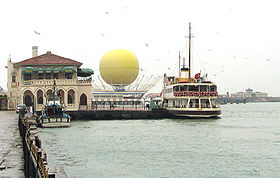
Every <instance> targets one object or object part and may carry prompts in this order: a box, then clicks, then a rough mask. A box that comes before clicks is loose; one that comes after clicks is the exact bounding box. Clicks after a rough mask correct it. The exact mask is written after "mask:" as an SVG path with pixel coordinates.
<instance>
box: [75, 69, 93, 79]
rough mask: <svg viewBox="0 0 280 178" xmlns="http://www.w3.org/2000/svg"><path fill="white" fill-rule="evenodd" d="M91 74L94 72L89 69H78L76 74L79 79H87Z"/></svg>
mask: <svg viewBox="0 0 280 178" xmlns="http://www.w3.org/2000/svg"><path fill="white" fill-rule="evenodd" d="M92 74H94V72H93V70H92V69H89V68H79V69H78V73H77V75H78V76H79V77H89V76H91V75H92Z"/></svg>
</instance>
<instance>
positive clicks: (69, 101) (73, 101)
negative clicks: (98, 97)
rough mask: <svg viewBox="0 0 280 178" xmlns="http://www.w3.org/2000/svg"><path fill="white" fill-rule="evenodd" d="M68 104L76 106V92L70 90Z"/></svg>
mask: <svg viewBox="0 0 280 178" xmlns="http://www.w3.org/2000/svg"><path fill="white" fill-rule="evenodd" d="M67 100H68V101H67V103H68V104H74V103H75V91H74V90H72V89H71V90H69V91H68V95H67Z"/></svg>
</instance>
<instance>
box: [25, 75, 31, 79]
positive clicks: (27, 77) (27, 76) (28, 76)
mask: <svg viewBox="0 0 280 178" xmlns="http://www.w3.org/2000/svg"><path fill="white" fill-rule="evenodd" d="M23 78H24V80H31V74H24V77H23Z"/></svg>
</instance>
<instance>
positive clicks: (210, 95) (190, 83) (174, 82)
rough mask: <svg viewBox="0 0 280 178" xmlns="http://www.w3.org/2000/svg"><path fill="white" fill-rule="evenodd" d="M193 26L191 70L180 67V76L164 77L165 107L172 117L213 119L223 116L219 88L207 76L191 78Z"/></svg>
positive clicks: (163, 93)
mask: <svg viewBox="0 0 280 178" xmlns="http://www.w3.org/2000/svg"><path fill="white" fill-rule="evenodd" d="M190 49H191V24H190V25H189V68H187V67H186V66H185V60H183V67H182V68H181V66H180V60H181V57H180V53H179V76H178V77H176V76H167V75H166V74H165V75H164V87H163V91H162V97H163V107H164V108H166V109H167V111H168V113H169V116H170V117H175V118H177V117H178V118H211V117H217V116H218V115H220V114H221V109H220V106H219V103H218V102H217V97H218V92H217V86H216V85H215V84H214V83H213V82H211V81H208V80H207V75H206V76H205V77H201V76H200V73H198V74H196V75H195V77H191V68H190V67H191V65H190V64H191V50H190Z"/></svg>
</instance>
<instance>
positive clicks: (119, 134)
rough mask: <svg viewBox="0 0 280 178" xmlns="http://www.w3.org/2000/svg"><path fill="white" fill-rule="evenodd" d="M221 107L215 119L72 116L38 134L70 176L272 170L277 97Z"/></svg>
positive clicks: (279, 126)
mask: <svg viewBox="0 0 280 178" xmlns="http://www.w3.org/2000/svg"><path fill="white" fill-rule="evenodd" d="M221 109H222V114H221V117H220V119H199V120H195V119H188V120H182V119H168V118H163V119H160V120H158V119H154V120H108V121H104V120H103V121H72V122H71V127H69V128H55V129H54V128H44V129H40V132H39V134H40V137H41V138H42V147H43V148H44V150H45V151H46V152H47V156H48V162H49V165H51V166H59V167H62V168H63V169H64V170H65V171H66V173H67V175H68V176H69V177H278V176H279V175H280V169H279V166H280V103H246V104H227V105H222V106H221Z"/></svg>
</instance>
